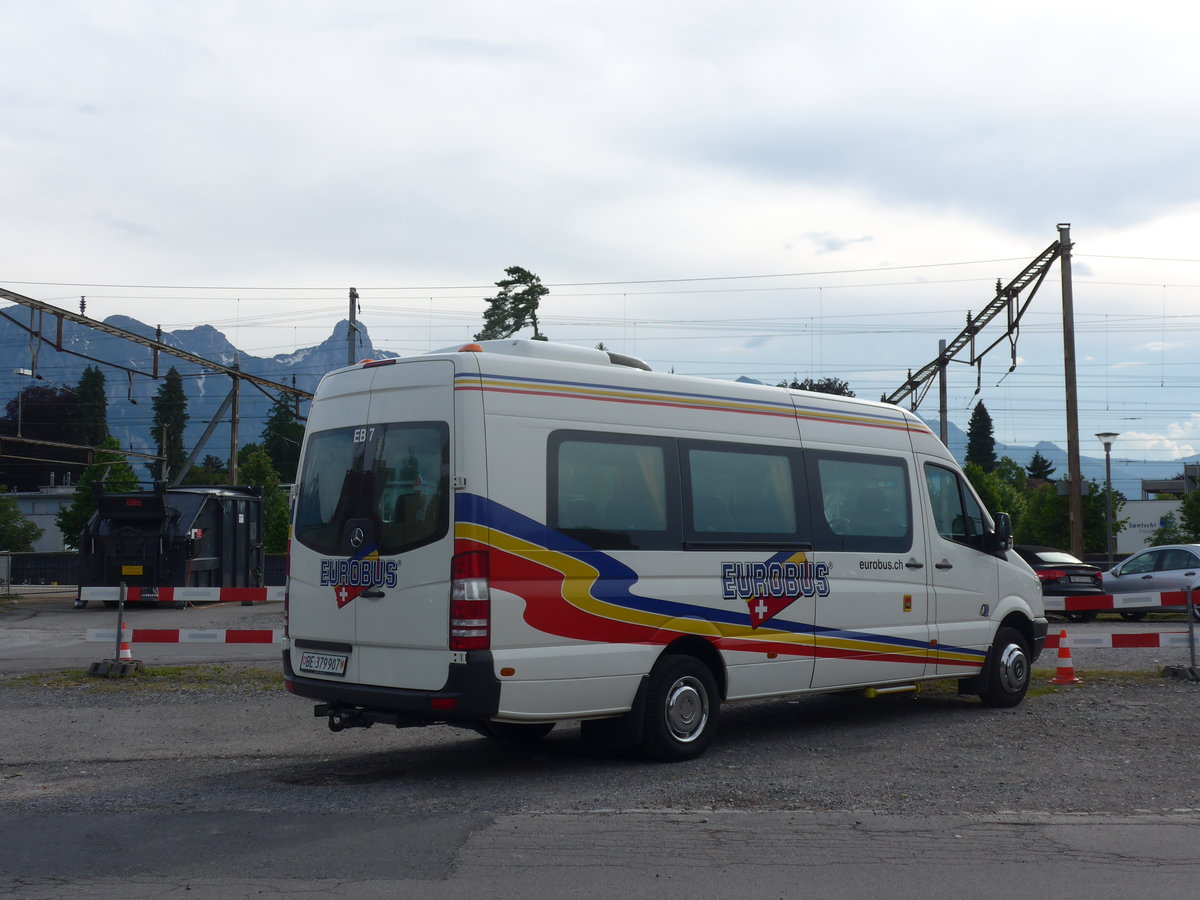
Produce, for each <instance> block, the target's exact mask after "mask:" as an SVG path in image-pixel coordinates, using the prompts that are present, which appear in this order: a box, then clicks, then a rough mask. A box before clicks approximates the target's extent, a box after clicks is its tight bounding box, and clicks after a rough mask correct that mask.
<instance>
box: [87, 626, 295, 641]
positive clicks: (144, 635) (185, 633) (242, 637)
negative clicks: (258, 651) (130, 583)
mask: <svg viewBox="0 0 1200 900" xmlns="http://www.w3.org/2000/svg"><path fill="white" fill-rule="evenodd" d="M131 631H132V637H130V638H127V640H128V641H129V642H130V643H133V644H280V643H283V629H282V628H273V629H272V628H241V629H237V628H231V629H203V628H134V629H130V628H129V626H128V625H127V626H125V628H124V633H125V634H126V635H128V634H130V633H131ZM116 639H117V629H115V628H89V629H88V630H87V640H88V642H89V643H103V642H104V641H107V642H108V643H110V644H111V643H114V642H115V641H116Z"/></svg>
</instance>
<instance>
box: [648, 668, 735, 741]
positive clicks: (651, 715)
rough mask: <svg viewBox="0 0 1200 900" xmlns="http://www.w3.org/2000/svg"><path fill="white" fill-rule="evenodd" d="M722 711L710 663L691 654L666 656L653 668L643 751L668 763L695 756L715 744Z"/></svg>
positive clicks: (649, 687) (649, 685)
mask: <svg viewBox="0 0 1200 900" xmlns="http://www.w3.org/2000/svg"><path fill="white" fill-rule="evenodd" d="M720 713H721V698H720V695H719V694H718V692H717V680H716V678H714V677H713V673H712V671H711V670H710V669H709V668H708V666H706V665H705V664H704V663H702V662H700V660H698V659H696V658H695V657H692V656H678V655H673V654H669V655H667V656H664V657H662V658H661V659H660V660H659V661H658V662H657V663H655V665H654V668H653V669H652V670H651V671H650V682H649V684H648V686H647V690H646V703H645V711H644V714H645V722H644V729H643V732H642V750H643V752H645V754H646V755H647V756H650V757H652V758H654V759H661V760H663V761H666V762H676V761H678V760H684V759H695V758H696V757H697V756H699V755H700V754H701V753H703V752H704V751H705V750H706V749H708V745H709V744H710V743H712V739H713V735H714V734H715V733H716V730H717V722H718V720H719V718H720Z"/></svg>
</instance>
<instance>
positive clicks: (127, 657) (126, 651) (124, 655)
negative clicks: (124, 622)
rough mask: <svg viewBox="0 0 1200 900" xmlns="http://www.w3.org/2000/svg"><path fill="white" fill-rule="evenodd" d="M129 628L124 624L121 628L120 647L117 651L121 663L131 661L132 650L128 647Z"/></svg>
mask: <svg viewBox="0 0 1200 900" xmlns="http://www.w3.org/2000/svg"><path fill="white" fill-rule="evenodd" d="M129 638H130V629H129V627H128V626H125V627H124V628H122V629H121V648H120V651H119V653H118V657H117V658H118V661H119V662H123V663H131V662H133V650H132V649H130V647H129Z"/></svg>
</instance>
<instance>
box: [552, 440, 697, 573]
mask: <svg viewBox="0 0 1200 900" xmlns="http://www.w3.org/2000/svg"><path fill="white" fill-rule="evenodd" d="M550 449H551V452H550V484H549V490H548V492H547V494H548V499H549V504H550V509H549V516H548V518H549V521H550V526H551V527H552V528H556V529H558V530H559V531H562V532H564V533H566V534H568V535H570V536H572V537H575V538H577V539H579V540H581V541H583V542H584V543H587V544H589V545H590V546H593V547H595V548H597V549H604V550H614V549H616V550H619V549H631V550H635V549H666V548H668V547H670V548H672V549H674V548H678V546H679V544H680V539H679V536H678V505H679V504H678V491H677V489H676V487H675V485H677V483H678V477H677V475H676V473H675V465H674V462H673V460H674V456H673V452H672V450H673V444H670V443H669V442H667V441H661V440H656V439H645V440H639V439H637V438H625V437H623V436H620V435H592V434H588V435H583V434H579V433H564V432H560V433H558V434H556V435H552V436H551V448H550Z"/></svg>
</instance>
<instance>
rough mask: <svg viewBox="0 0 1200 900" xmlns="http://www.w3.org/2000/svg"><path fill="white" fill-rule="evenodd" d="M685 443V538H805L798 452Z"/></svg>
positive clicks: (707, 540)
mask: <svg viewBox="0 0 1200 900" xmlns="http://www.w3.org/2000/svg"><path fill="white" fill-rule="evenodd" d="M684 447H685V449H684V452H683V462H684V470H685V474H684V484H685V489H684V497H685V500H686V508H685V516H686V519H685V520H686V522H687V529H686V532H687V537H688V539H689V540H695V541H700V542H718V543H719V542H722V541H729V542H735V543H747V542H749V543H754V542H764V543H770V542H776V543H778V542H791V543H795V542H798V541H807V540H808V537H807V535H806V534H803V533H802V532H806V531H807V528H806V527H805V528H802V527H801V525H800V522H801V517H800V516H799V515H798V514H797V509H796V489H797V485H796V481H797V472H798V471H799V470H798V465H799V457H798V454H796V453H789V452H787V451H763V450H761V449H759V448H755V447H743V446H740V445H737V444H708V443H705V444H691V443H689V444H685V445H684Z"/></svg>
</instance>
